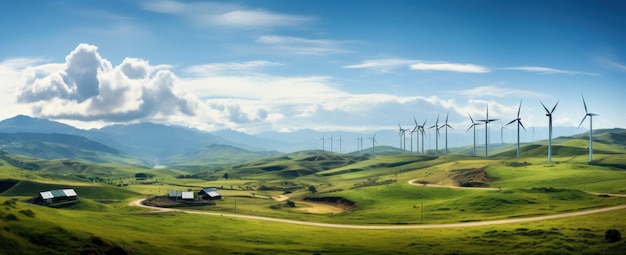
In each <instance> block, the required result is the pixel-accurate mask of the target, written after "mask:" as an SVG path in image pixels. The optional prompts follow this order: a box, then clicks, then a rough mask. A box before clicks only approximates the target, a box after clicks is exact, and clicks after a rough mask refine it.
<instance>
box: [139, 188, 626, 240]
mask: <svg viewBox="0 0 626 255" xmlns="http://www.w3.org/2000/svg"><path fill="white" fill-rule="evenodd" d="M409 183H410V184H411V185H417V186H422V184H419V183H415V182H413V181H410V182H409ZM424 186H428V187H439V188H444V187H445V188H453V187H449V186H440V185H432V184H429V185H424ZM454 188H462V187H454ZM482 189H489V190H498V189H494V188H482ZM620 196H623V195H620ZM144 200H145V199H140V200H137V201H134V202H131V203H130V205H132V206H139V207H144V208H150V209H154V210H157V211H158V212H184V213H190V214H204V215H212V216H222V217H231V218H241V219H251V220H262V221H271V222H280V223H286V224H297V225H305V226H314V227H325V228H343V229H381V230H382V229H433V228H466V227H478V226H490V225H500V224H511V223H522V222H531V221H542V220H554V219H562V218H569V217H576V216H583V215H590V214H596V213H603V212H610V211H615V210H623V209H626V205H620V206H613V207H606V208H600V209H593V210H586V211H580V212H571V213H562V214H554V215H546V216H535V217H528V218H516V219H505V220H492V221H476V222H464V223H448V224H421V225H350V224H332V223H320V222H310V221H299V220H287V219H279V218H270V217H262V216H253V215H244V214H228V213H215V212H202V211H191V210H181V209H171V208H161V207H153V206H147V205H144V204H143V201H144Z"/></svg>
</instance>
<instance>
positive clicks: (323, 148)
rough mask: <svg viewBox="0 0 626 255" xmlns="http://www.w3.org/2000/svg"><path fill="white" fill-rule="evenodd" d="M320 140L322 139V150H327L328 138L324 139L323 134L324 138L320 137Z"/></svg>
mask: <svg viewBox="0 0 626 255" xmlns="http://www.w3.org/2000/svg"><path fill="white" fill-rule="evenodd" d="M320 140H322V151H326V146H325V142H326V139H324V135H322V138H320Z"/></svg>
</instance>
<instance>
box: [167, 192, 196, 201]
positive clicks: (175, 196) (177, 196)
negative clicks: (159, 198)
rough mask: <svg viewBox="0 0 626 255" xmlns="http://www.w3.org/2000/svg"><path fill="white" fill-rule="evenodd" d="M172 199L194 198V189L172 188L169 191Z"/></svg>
mask: <svg viewBox="0 0 626 255" xmlns="http://www.w3.org/2000/svg"><path fill="white" fill-rule="evenodd" d="M168 197H169V198H170V199H174V200H177V199H183V200H193V199H194V198H195V196H194V194H193V191H181V190H170V191H169V193H168Z"/></svg>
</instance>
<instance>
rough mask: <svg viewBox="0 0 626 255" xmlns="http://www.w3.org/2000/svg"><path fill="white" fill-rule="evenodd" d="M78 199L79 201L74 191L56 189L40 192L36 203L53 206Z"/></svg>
mask: <svg viewBox="0 0 626 255" xmlns="http://www.w3.org/2000/svg"><path fill="white" fill-rule="evenodd" d="M76 199H78V195H77V194H76V191H75V190H74V189H55V190H49V191H42V192H39V195H38V196H37V198H35V202H38V203H46V204H51V203H57V202H61V201H68V200H76Z"/></svg>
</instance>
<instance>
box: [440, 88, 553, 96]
mask: <svg viewBox="0 0 626 255" xmlns="http://www.w3.org/2000/svg"><path fill="white" fill-rule="evenodd" d="M449 93H451V94H456V95H460V96H464V97H468V98H481V97H482V98H484V97H541V96H544V95H543V94H542V93H539V92H534V91H529V90H523V89H514V88H505V87H498V86H480V87H476V88H473V89H467V90H456V91H449Z"/></svg>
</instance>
